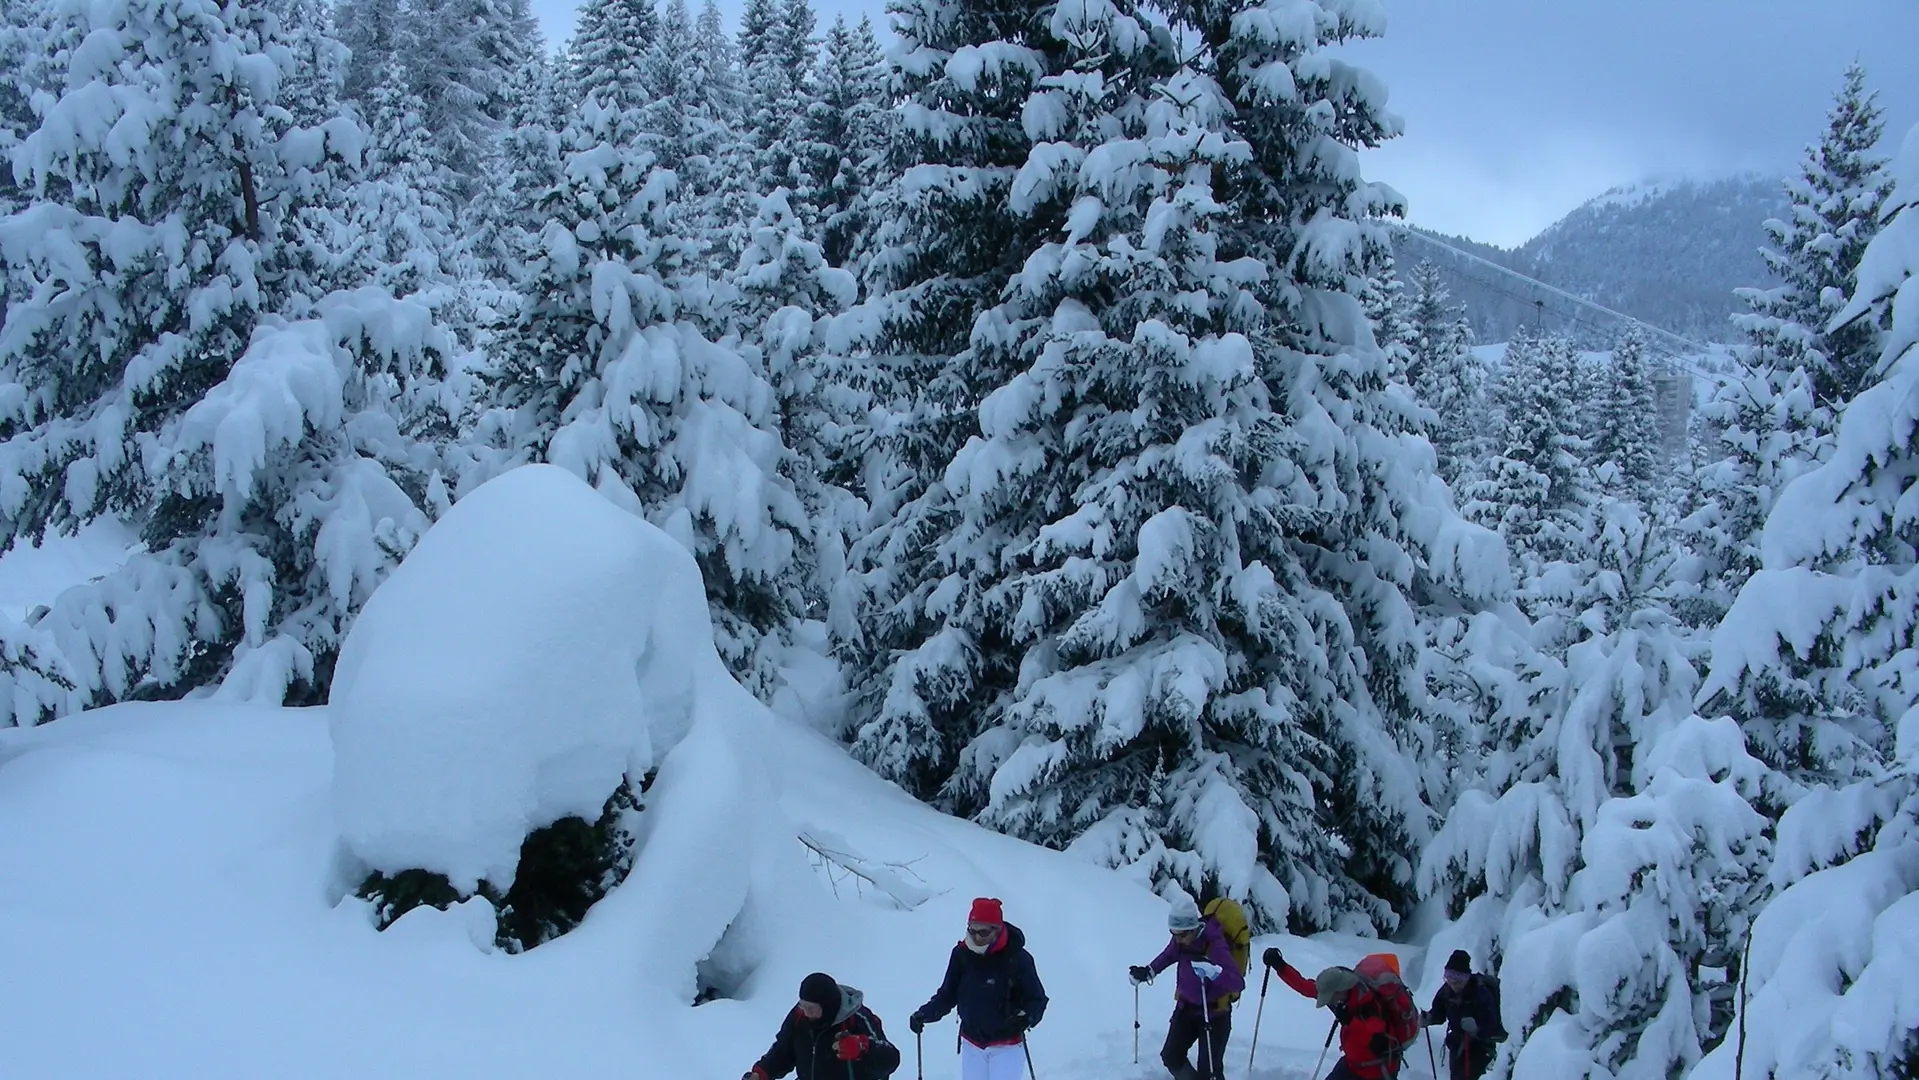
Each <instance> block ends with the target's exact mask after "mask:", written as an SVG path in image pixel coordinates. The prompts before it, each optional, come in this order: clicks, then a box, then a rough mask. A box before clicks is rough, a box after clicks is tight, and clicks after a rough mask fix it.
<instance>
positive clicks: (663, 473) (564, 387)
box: [491, 95, 811, 693]
mask: <svg viewBox="0 0 1919 1080" xmlns="http://www.w3.org/2000/svg"><path fill="white" fill-rule="evenodd" d="M629 119H630V117H629V116H628V114H622V113H620V112H617V111H616V110H614V109H612V108H608V107H605V106H603V105H601V104H600V101H599V97H598V95H595V96H592V97H589V98H588V99H587V100H586V101H585V102H584V103H583V104H582V105H581V107H580V111H579V112H578V114H577V115H576V116H575V117H574V119H573V120H572V122H571V123H570V124H569V125H568V129H567V132H566V135H565V148H566V151H565V152H566V159H565V164H564V166H563V169H562V175H563V176H564V177H565V180H564V182H563V190H562V191H561V192H559V195H558V197H557V198H555V199H554V200H553V201H552V207H553V216H552V217H551V218H550V219H549V220H548V222H547V224H546V226H545V228H544V230H543V232H542V234H541V237H540V245H539V251H538V253H537V255H536V256H535V258H534V260H533V262H532V264H531V265H530V266H529V268H528V273H527V276H526V280H525V283H524V285H523V286H522V289H523V291H524V293H525V294H526V300H525V303H524V304H523V306H522V309H521V311H520V313H519V316H518V318H517V320H516V322H515V323H514V325H513V326H511V327H509V328H508V329H507V330H505V331H504V332H503V333H502V334H500V335H499V337H498V338H497V339H496V340H495V341H494V343H493V349H492V352H493V357H494V360H493V372H492V375H491V380H492V384H493V388H494V401H495V402H496V404H497V405H499V406H503V407H504V408H505V409H506V410H508V411H507V412H506V413H505V415H504V416H502V417H501V418H500V420H501V421H502V423H501V424H499V425H496V427H495V428H494V430H497V431H498V433H499V435H500V436H501V437H502V438H504V439H505V440H506V442H507V444H508V446H509V447H510V448H512V449H514V450H516V451H518V452H519V453H520V454H521V455H523V456H525V457H531V458H535V459H539V460H544V461H548V462H551V463H553V464H557V465H561V466H564V467H565V468H567V469H569V470H571V471H573V472H574V473H576V474H578V475H580V476H581V477H583V478H585V479H586V480H588V481H589V482H590V483H593V484H594V485H595V486H596V487H598V488H600V489H601V490H603V491H606V492H608V493H609V494H610V495H611V496H613V497H615V498H616V499H618V500H619V501H621V502H623V503H624V504H625V505H628V506H629V507H631V508H632V509H634V510H635V511H636V512H640V513H643V514H644V515H645V516H646V517H647V518H648V519H649V520H651V521H653V522H655V523H656V524H659V525H660V526H661V527H663V528H665V529H666V530H667V531H668V532H670V533H672V534H673V535H674V536H676V537H678V538H679V539H680V540H681V541H682V542H683V543H684V544H686V546H687V547H688V549H689V550H691V551H692V552H693V553H694V555H695V557H696V559H697V560H698V562H699V564H700V568H701V571H702V575H703V578H704V580H705V582H706V587H707V591H708V596H709V598H710V600H711V603H712V606H713V617H714V629H715V636H716V638H717V640H718V644H719V648H720V652H721V655H722V657H723V658H724V659H725V660H726V661H727V662H728V664H729V665H730V666H731V667H732V670H733V671H734V672H735V674H736V675H738V676H739V677H740V678H741V680H742V681H743V682H745V683H746V684H747V685H748V686H750V687H752V688H754V689H756V690H758V691H760V692H762V693H770V692H771V690H772V687H773V685H774V684H775V682H776V680H777V677H778V664H779V659H780V657H779V652H780V645H781V643H782V642H783V641H784V638H785V635H786V633H787V631H788V630H789V628H790V626H791V624H792V622H793V620H794V619H796V618H797V617H799V615H800V614H801V611H800V610H799V609H800V607H801V606H802V604H803V599H802V596H801V594H800V593H799V592H798V591H797V590H796V589H794V587H793V585H794V583H795V582H796V581H802V580H803V573H804V568H805V567H806V566H807V564H808V559H809V558H810V556H809V554H808V551H807V544H808V540H809V538H810V534H811V533H810V528H809V523H808V522H807V520H806V513H805V509H804V507H803V506H802V504H801V503H800V501H799V499H798V497H797V495H796V494H795V491H794V486H793V480H792V476H791V473H792V470H793V469H794V468H795V465H796V459H795V457H794V455H793V454H792V452H791V451H789V450H788V449H787V448H786V447H785V446H783V445H782V444H781V441H780V437H779V435H778V434H777V424H778V414H777V412H776V408H775V405H776V403H775V401H774V398H773V393H772V390H771V387H770V386H769V385H768V384H767V382H766V380H765V379H764V378H763V377H762V376H761V375H760V373H759V372H757V371H755V370H754V369H753V367H752V366H751V365H750V364H749V363H748V362H747V361H746V360H745V359H744V358H743V357H741V356H740V355H739V353H738V352H737V351H736V350H735V349H733V348H731V347H729V346H728V345H726V344H716V343H715V342H714V341H712V340H710V339H709V338H708V337H707V336H706V334H705V332H704V330H703V327H704V326H707V325H711V324H713V323H715V322H716V321H718V319H719V314H718V313H716V312H714V311H712V310H710V305H711V302H712V299H713V297H714V296H715V294H716V290H715V288H714V286H713V283H712V282H710V281H708V280H707V279H706V278H705V277H704V275H703V274H701V273H700V267H701V266H702V264H703V260H702V257H701V253H700V251H699V249H698V247H697V245H695V244H693V243H691V242H689V241H688V240H687V239H685V238H683V237H681V236H680V235H678V233H677V232H676V227H677V223H678V219H679V215H678V214H677V213H675V211H674V208H673V205H672V200H673V198H674V191H675V188H676V186H677V179H676V178H675V176H674V175H673V173H672V172H670V171H668V170H665V169H662V168H659V167H657V165H656V164H655V161H654V159H653V157H652V156H651V154H650V153H648V152H646V151H645V150H643V149H637V148H635V147H634V146H633V145H632V144H631V143H630V142H629V141H627V140H628V137H629V136H628V131H629Z"/></svg>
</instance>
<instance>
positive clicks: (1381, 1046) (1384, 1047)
mask: <svg viewBox="0 0 1919 1080" xmlns="http://www.w3.org/2000/svg"><path fill="white" fill-rule="evenodd" d="M1392 1048H1393V1044H1392V1041H1391V1040H1390V1039H1388V1038H1386V1033H1385V1032H1379V1033H1376V1034H1375V1035H1374V1036H1373V1038H1372V1041H1371V1042H1368V1043H1367V1044H1366V1049H1368V1050H1371V1051H1372V1052H1373V1056H1374V1057H1376V1058H1383V1057H1385V1056H1386V1055H1387V1053H1389V1052H1390V1051H1391V1050H1392Z"/></svg>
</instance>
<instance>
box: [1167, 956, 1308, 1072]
mask: <svg viewBox="0 0 1919 1080" xmlns="http://www.w3.org/2000/svg"><path fill="white" fill-rule="evenodd" d="M1271 985H1273V969H1272V968H1267V969H1266V977H1265V978H1263V979H1261V980H1259V1008H1257V1009H1255V1010H1253V1048H1252V1049H1251V1050H1249V1051H1247V1053H1246V1075H1247V1076H1251V1075H1253V1059H1254V1058H1255V1057H1258V1056H1259V1022H1260V1021H1261V1020H1262V1019H1264V1018H1265V1016H1266V988H1267V987H1269V986H1271ZM1133 1057H1134V1061H1133V1064H1135V1065H1137V1064H1139V1061H1138V1058H1139V1054H1138V1052H1137V1051H1135V1052H1134V1054H1133Z"/></svg>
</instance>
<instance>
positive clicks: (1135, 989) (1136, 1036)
mask: <svg viewBox="0 0 1919 1080" xmlns="http://www.w3.org/2000/svg"><path fill="white" fill-rule="evenodd" d="M1133 1064H1135V1065H1137V1064H1139V984H1138V983H1134V984H1133Z"/></svg>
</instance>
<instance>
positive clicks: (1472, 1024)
mask: <svg viewBox="0 0 1919 1080" xmlns="http://www.w3.org/2000/svg"><path fill="white" fill-rule="evenodd" d="M1459 1030H1461V1031H1463V1032H1465V1033H1466V1034H1468V1035H1477V1034H1479V1021H1477V1020H1475V1019H1473V1018H1472V1017H1470V1016H1468V1017H1467V1018H1466V1019H1464V1020H1461V1021H1460V1022H1459Z"/></svg>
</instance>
